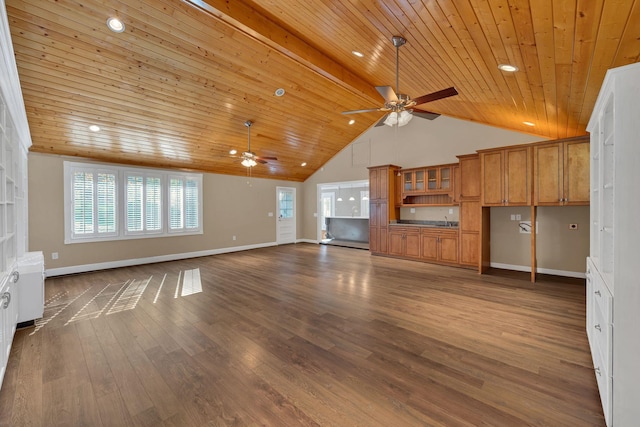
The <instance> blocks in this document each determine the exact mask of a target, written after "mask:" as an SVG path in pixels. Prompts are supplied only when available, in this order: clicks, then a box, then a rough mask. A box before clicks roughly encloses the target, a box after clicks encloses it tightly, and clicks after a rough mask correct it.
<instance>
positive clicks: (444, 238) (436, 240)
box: [420, 228, 458, 264]
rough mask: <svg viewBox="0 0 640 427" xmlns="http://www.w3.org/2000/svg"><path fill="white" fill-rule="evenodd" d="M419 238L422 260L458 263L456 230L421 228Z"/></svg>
mask: <svg viewBox="0 0 640 427" xmlns="http://www.w3.org/2000/svg"><path fill="white" fill-rule="evenodd" d="M420 239H421V246H422V248H421V254H420V258H422V259H423V260H425V261H432V262H441V263H447V264H458V230H451V229H449V230H443V229H437V228H423V229H422V230H421V233H420Z"/></svg>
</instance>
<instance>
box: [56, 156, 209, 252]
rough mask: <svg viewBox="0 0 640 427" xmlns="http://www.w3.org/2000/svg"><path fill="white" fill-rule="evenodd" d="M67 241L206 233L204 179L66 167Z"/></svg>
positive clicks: (86, 166) (154, 172) (67, 164)
mask: <svg viewBox="0 0 640 427" xmlns="http://www.w3.org/2000/svg"><path fill="white" fill-rule="evenodd" d="M64 171H65V243H75V242H87V241H100V240H117V239H131V238H140V237H157V236H167V235H179V234H198V233H202V175H201V174H187V173H184V174H175V173H171V172H167V171H159V170H150V169H138V168H123V167H116V166H114V167H110V168H106V167H104V166H101V165H99V164H84V163H73V162H65V163H64Z"/></svg>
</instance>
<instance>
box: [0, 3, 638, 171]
mask: <svg viewBox="0 0 640 427" xmlns="http://www.w3.org/2000/svg"><path fill="white" fill-rule="evenodd" d="M6 7H7V13H8V16H9V24H10V28H11V34H12V39H13V46H14V50H15V54H16V62H17V65H18V71H19V74H20V79H21V85H22V91H23V96H24V100H25V104H26V110H27V116H28V119H29V124H30V130H31V136H32V140H33V146H32V148H31V149H32V151H36V152H44V153H56V154H62V155H70V156H79V157H84V158H91V159H98V160H103V161H109V162H118V163H127V164H137V165H146V166H154V167H170V168H180V169H191V170H201V171H210V172H214V173H223V174H232V175H244V174H246V173H247V171H246V169H245V168H244V167H243V166H242V165H240V160H241V159H240V158H238V157H231V156H230V155H229V150H231V149H236V150H238V151H239V152H242V151H245V150H246V148H247V142H248V133H247V128H246V127H245V126H244V122H245V121H246V120H251V121H253V122H254V124H253V126H252V127H251V148H252V151H254V152H256V153H257V154H258V155H259V156H272V157H277V158H278V160H277V161H271V160H270V161H269V162H268V164H258V165H257V166H255V167H253V168H252V170H251V173H252V175H253V176H257V177H266V178H279V179H288V180H294V181H302V180H304V179H306V178H307V177H308V176H309V175H311V174H312V173H313V172H314V171H315V170H317V169H318V168H319V167H320V166H322V165H323V164H324V163H325V162H327V161H328V160H329V159H330V158H331V157H332V156H334V155H335V154H336V153H337V152H339V151H340V150H341V149H342V148H344V147H345V146H346V145H348V144H349V143H350V142H351V141H353V140H354V139H355V138H357V137H358V136H359V135H360V134H362V133H363V132H365V131H366V130H367V129H368V128H370V127H371V126H372V125H373V124H375V123H376V122H377V121H378V120H379V119H380V118H381V117H382V116H383V113H381V112H371V113H363V114H358V115H351V116H346V115H342V114H341V112H342V111H345V110H355V109H361V108H371V107H380V106H382V104H383V102H384V101H383V99H382V98H381V96H380V95H379V94H378V92H377V91H376V90H375V86H384V85H390V86H393V87H394V88H395V79H396V63H395V54H396V51H395V47H394V46H393V44H392V43H391V37H392V36H394V35H401V36H404V37H405V38H406V39H407V44H406V45H404V46H403V47H402V48H401V50H400V92H402V93H406V94H409V95H410V96H411V97H413V98H416V97H418V96H421V95H424V94H427V93H431V92H435V91H438V90H441V89H444V88H447V87H450V86H454V87H455V88H456V89H457V90H458V92H459V95H458V96H453V97H450V98H446V99H442V100H438V101H435V102H431V103H429V104H424V106H423V107H424V108H425V109H428V110H429V111H433V112H436V113H439V114H443V115H447V116H450V117H455V118H460V119H464V120H470V121H474V122H480V123H485V124H489V125H492V126H498V127H501V128H505V129H511V130H515V131H521V132H527V133H533V134H537V135H540V136H541V137H547V138H562V137H571V136H577V135H583V134H585V133H586V130H585V127H586V124H587V122H588V119H589V116H590V114H591V111H592V108H593V105H594V103H595V100H596V97H597V94H598V91H599V88H600V86H601V83H602V81H603V78H604V75H605V73H606V71H607V69H609V68H612V67H618V66H621V65H626V64H629V63H634V62H638V61H639V60H640V0H637V1H636V0H386V1H380V0H378V1H376V0H344V1H337V0H306V1H304V2H303V1H299V0H253V1H251V0H233V1H224V0H184V1H178V0H128V1H124V0H57V1H49V0H6ZM113 16H115V17H118V18H120V19H121V20H122V21H123V22H124V24H125V30H124V32H122V33H114V32H111V31H110V30H109V29H108V28H107V26H106V21H107V18H109V17H113ZM354 50H355V51H359V52H361V53H363V54H364V56H363V57H357V56H355V55H354V54H353V53H352V51H354ZM499 64H512V65H515V66H517V67H518V68H519V71H517V72H515V73H507V72H504V71H501V70H499V69H498V67H497V66H498V65H499ZM279 88H281V89H284V91H285V94H284V95H283V96H277V95H276V94H275V92H276V90H277V89H279ZM351 118H354V119H356V122H355V123H354V124H352V125H349V124H348V120H349V119H351ZM414 120H424V119H417V118H416V119H414ZM525 121H527V122H531V123H533V124H534V126H527V125H525V124H523V122H525ZM411 124H412V123H409V124H408V125H407V126H411ZM90 125H98V126H99V127H100V131H98V132H92V131H90V130H89V126H90ZM400 130H401V129H400ZM303 162H306V166H301V164H302V163H303Z"/></svg>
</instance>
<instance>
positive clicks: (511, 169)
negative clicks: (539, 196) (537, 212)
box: [480, 146, 532, 206]
mask: <svg viewBox="0 0 640 427" xmlns="http://www.w3.org/2000/svg"><path fill="white" fill-rule="evenodd" d="M531 160H532V155H531V147H529V146H526V147H511V148H504V149H498V150H484V151H481V152H480V174H481V181H482V187H481V201H482V206H530V205H531V190H532V185H531V181H532V161H531Z"/></svg>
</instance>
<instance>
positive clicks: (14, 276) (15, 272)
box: [9, 270, 20, 283]
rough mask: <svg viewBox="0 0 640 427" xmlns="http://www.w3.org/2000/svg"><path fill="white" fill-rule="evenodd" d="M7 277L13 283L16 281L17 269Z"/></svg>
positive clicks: (17, 276) (18, 278)
mask: <svg viewBox="0 0 640 427" xmlns="http://www.w3.org/2000/svg"><path fill="white" fill-rule="evenodd" d="M9 278H10V279H11V281H12V282H13V283H18V280H20V272H19V271H18V270H14V271H13V273H11V276H9Z"/></svg>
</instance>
